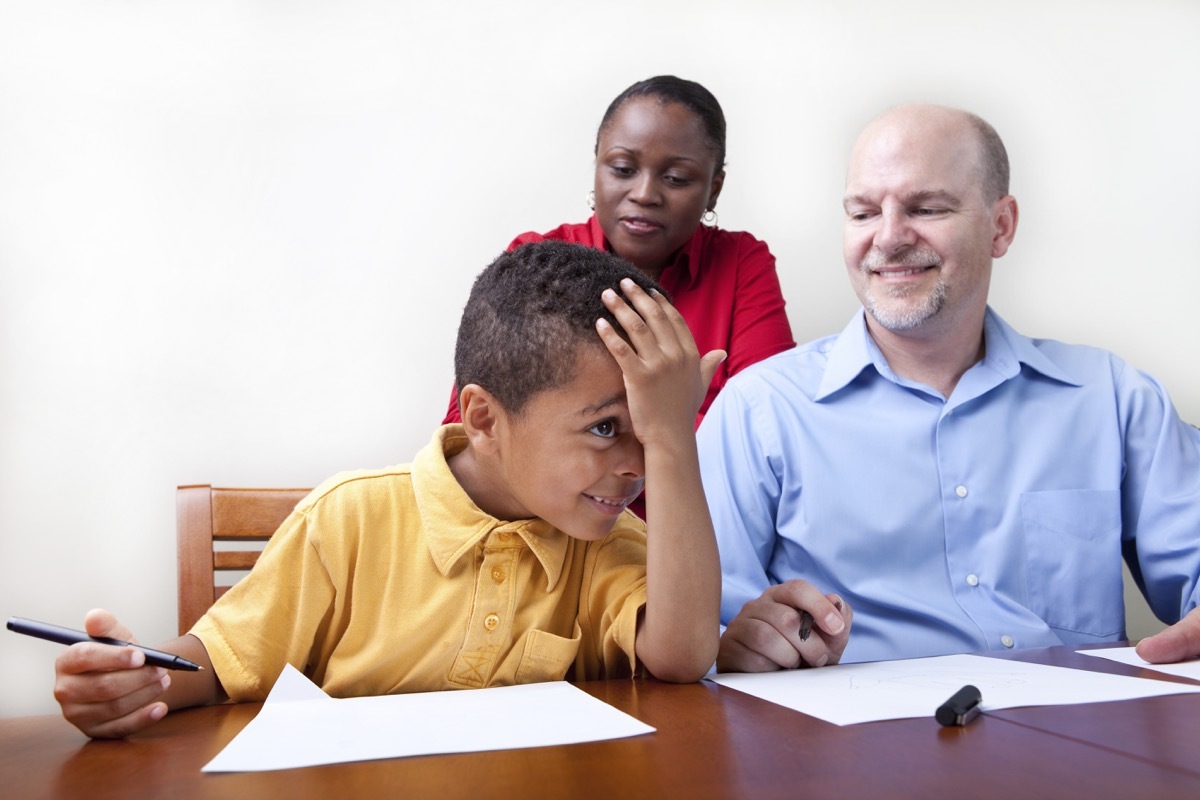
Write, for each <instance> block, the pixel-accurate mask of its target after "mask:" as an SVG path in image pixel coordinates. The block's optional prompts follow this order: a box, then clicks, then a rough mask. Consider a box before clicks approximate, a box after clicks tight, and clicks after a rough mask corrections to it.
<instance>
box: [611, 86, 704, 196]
mask: <svg viewBox="0 0 1200 800" xmlns="http://www.w3.org/2000/svg"><path fill="white" fill-rule="evenodd" d="M635 97H655V98H657V99H658V101H659V102H660V103H679V104H681V105H683V106H685V107H686V108H688V109H689V110H690V111H691V112H692V113H693V114H695V115H696V116H697V117H699V119H700V123H701V124H702V125H703V126H704V132H705V134H706V136H707V141H708V146H709V147H711V148H712V150H713V154H714V155H716V157H717V170H716V171H717V172H720V171H721V170H723V169H725V112H723V111H721V104H720V103H718V102H717V98H716V97H714V96H713V93H712V92H710V91H709V90H708V89H705V88H704V87H703V86H701V85H700V84H698V83H696V82H695V81H689V80H684V79H683V78H676V77H675V76H674V75H657V76H655V77H653V78H647V79H646V80H644V81H638V82H637V83H635V84H634V85H633V86H630V87H629V88H628V89H626V90H625V91H623V92H621V93H620V94H619V95H617V97H616V99H615V100H613V101H612V102H611V103H609V106H608V110H607V111H605V112H604V117H603V118H602V119H601V120H600V127H599V128H598V129H597V130H596V146H595V152H596V153H597V154H598V153H599V152H600V135H601V134H602V133H604V130H605V128H607V127H608V125H609V123H610V122H612V118H613V116H614V115H615V114H616V113H617V111H619V110H620V109H621V106H623V105H625V103H626V102H627V101H629V100H631V99H633V98H635Z"/></svg>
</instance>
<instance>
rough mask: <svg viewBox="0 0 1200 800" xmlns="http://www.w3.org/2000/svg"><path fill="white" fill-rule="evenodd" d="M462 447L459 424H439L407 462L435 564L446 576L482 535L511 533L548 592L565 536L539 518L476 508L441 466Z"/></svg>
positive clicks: (566, 541) (557, 574) (558, 574)
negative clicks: (500, 514)
mask: <svg viewBox="0 0 1200 800" xmlns="http://www.w3.org/2000/svg"><path fill="white" fill-rule="evenodd" d="M466 446H467V437H466V434H465V433H464V432H463V427H462V425H460V424H454V425H443V426H442V427H441V428H439V429H438V430H437V431H436V432H434V434H433V440H432V441H431V442H430V446H429V447H425V448H422V449H421V451H420V452H419V453H417V455H416V458H414V459H413V462H412V481H413V487H414V489H415V490H416V496H417V506H418V508H419V509H420V512H421V518H422V520H423V521H424V526H425V531H426V539H427V541H428V544H429V555H430V556H431V557H432V558H433V563H434V565H435V566H436V567H437V568H438V571H439V572H441V573H442V575H448V574H449V572H450V570H451V568H453V567H454V565H455V564H456V563H457V562H458V561H459V560H460V559H462V558H463V557H464V556H466V555H467V554H468V553H472V552H474V550H475V547H476V545H478V544H479V543H480V542H481V541H483V540H484V538H486V537H487V536H489V535H491V536H501V535H502V534H509V535H511V534H516V535H517V536H519V537H520V538H521V540H522V541H523V542H524V543H525V544H526V545H527V546H528V547H529V549H530V550H532V551H533V554H534V556H536V557H537V560H538V562H539V563H541V565H542V569H544V570H545V571H546V591H547V592H550V591H553V590H554V587H555V585H556V584H557V583H558V579H559V578H560V577H561V576H562V571H563V564H564V563H565V562H566V557H567V548H568V546H569V545H570V541H569V539H570V537H569V536H567V534H565V533H563V532H562V531H560V530H558V529H557V528H554V527H552V526H551V525H550V523H548V522H546V521H544V520H541V519H536V518H535V519H523V520H514V521H506V520H500V519H497V518H495V517H493V516H492V515H490V514H487V513H486V512H484V511H483V510H482V509H480V508H479V506H477V505H475V502H474V501H473V500H472V499H471V498H470V496H468V495H467V493H466V492H465V491H464V490H463V488H462V486H461V485H460V484H459V483H458V481H457V480H455V478H454V474H453V473H452V472H451V471H450V465H449V464H447V463H446V458H447V457H448V456H452V455H454V454H456V453H459V452H461V451H462V450H463V449H464V448H466Z"/></svg>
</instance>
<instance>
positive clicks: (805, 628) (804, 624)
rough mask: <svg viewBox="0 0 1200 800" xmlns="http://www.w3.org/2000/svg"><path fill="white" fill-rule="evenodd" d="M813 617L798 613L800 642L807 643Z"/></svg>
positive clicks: (805, 612) (810, 634)
mask: <svg viewBox="0 0 1200 800" xmlns="http://www.w3.org/2000/svg"><path fill="white" fill-rule="evenodd" d="M812 626H813V616H812V614H810V613H808V612H807V611H801V612H800V641H802V642H807V641H808V637H809V636H812Z"/></svg>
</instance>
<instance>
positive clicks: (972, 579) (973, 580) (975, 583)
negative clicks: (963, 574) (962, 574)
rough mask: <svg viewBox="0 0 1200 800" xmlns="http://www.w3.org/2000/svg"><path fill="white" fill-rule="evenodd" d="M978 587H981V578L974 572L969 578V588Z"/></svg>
mask: <svg viewBox="0 0 1200 800" xmlns="http://www.w3.org/2000/svg"><path fill="white" fill-rule="evenodd" d="M978 585H979V576H978V575H976V574H975V573H973V572H972V573H971V574H970V575H968V576H967V586H978Z"/></svg>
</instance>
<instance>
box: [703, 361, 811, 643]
mask: <svg viewBox="0 0 1200 800" xmlns="http://www.w3.org/2000/svg"><path fill="white" fill-rule="evenodd" d="M774 436H776V433H775V429H774V427H773V426H770V425H764V424H762V423H761V421H759V420H758V419H756V415H755V413H754V409H753V407H752V406H751V405H750V404H749V402H748V401H747V400H746V398H745V396H744V395H743V394H742V393H741V392H740V391H739V387H738V386H736V385H734V386H726V387H725V389H724V391H722V392H721V393H720V394H719V395H718V396H717V399H716V401H715V402H714V403H713V405H712V407H711V408H710V409H709V411H708V415H707V416H706V417H705V420H704V423H703V424H702V425H701V426H700V430H699V431H698V432H697V434H696V439H697V447H698V450H699V456H700V477H701V479H702V481H703V483H704V494H705V496H706V497H707V498H708V508H709V512H710V513H711V515H712V521H713V528H714V529H715V531H716V536H717V548H718V551H719V552H720V556H721V578H722V581H721V584H722V585H721V624H722V625H728V624H729V621H730V620H732V619H733V618H734V617H735V616H737V614H738V612H739V611H741V609H742V606H743V605H745V604H746V603H748V602H749V601H751V600H754V599H755V598H757V597H759V596H760V595H761V594H762V593H763V592H764V591H766V589H767V587H769V586H770V585H771V584H772V583H773V581H772V580H771V579H770V577H769V576H768V574H767V564H768V563H769V561H770V558H771V553H772V550H773V548H774V545H775V517H776V510H777V509H778V507H779V499H780V493H781V485H782V484H781V480H780V476H779V474H778V473H777V472H776V470H775V469H774V467H773V466H772V464H773V459H771V458H770V456H769V453H770V452H772V450H771V445H770V441H771V440H772V438H773V437H774ZM775 452H778V451H777V450H776V451H775ZM795 491H797V492H798V491H799V487H798V486H797V487H795Z"/></svg>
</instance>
